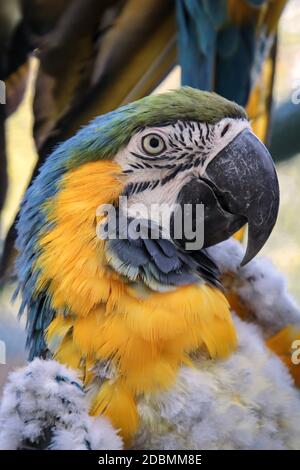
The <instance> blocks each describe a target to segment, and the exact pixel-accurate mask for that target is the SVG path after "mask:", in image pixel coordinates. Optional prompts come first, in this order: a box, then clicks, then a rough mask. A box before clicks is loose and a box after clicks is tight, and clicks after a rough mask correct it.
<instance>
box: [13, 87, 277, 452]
mask: <svg viewBox="0 0 300 470" xmlns="http://www.w3.org/2000/svg"><path fill="white" fill-rule="evenodd" d="M121 196H122V197H125V198H126V201H127V206H128V214H130V218H128V220H127V219H126V220H127V222H126V223H129V222H128V221H129V220H134V221H136V222H137V223H138V224H139V226H140V227H144V229H145V230H144V231H143V230H141V235H140V237H139V238H138V239H135V238H134V237H132V236H131V235H130V233H128V234H127V236H122V233H123V232H122V230H123V228H124V225H121V224H119V225H118V227H119V228H118V230H117V231H116V236H115V237H114V238H107V239H102V238H101V237H99V235H98V227H99V226H100V227H102V228H103V227H106V226H107V224H108V221H109V218H108V216H103V214H99V213H98V211H97V209H98V207H99V206H101V205H103V204H104V205H107V204H110V205H111V206H112V207H114V209H115V213H116V217H117V218H118V220H120V219H121V217H122V215H123V214H122V210H123V209H122V206H121V205H120V202H119V201H120V199H119V198H120V197H121ZM164 203H166V204H167V208H168V211H169V212H168V217H167V220H168V221H169V222H170V221H172V220H174V218H175V216H176V210H178V207H184V206H185V205H186V204H188V205H190V206H189V207H191V208H192V219H193V223H194V224H195V223H196V225H197V224H198V223H199V220H198V219H197V218H196V216H195V213H194V208H195V207H196V206H197V204H200V203H202V204H204V240H203V244H202V247H201V249H198V250H196V251H195V250H191V249H189V248H187V246H188V245H187V239H186V238H187V237H185V235H182V236H181V237H177V238H176V237H175V234H174V232H173V231H172V230H169V232H168V229H167V228H166V227H165V225H164V224H165V222H161V219H160V218H159V217H158V216H156V215H155V214H154V215H153V219H149V218H148V219H147V218H146V216H145V215H144V213H143V214H140V213H139V212H138V211H137V210H136V206H137V205H140V204H143V205H144V206H146V207H147V208H149V209H151V207H152V206H153V204H158V205H161V204H164ZM278 204H279V189H278V182H277V177H276V171H275V168H274V165H273V162H272V159H271V157H270V154H269V153H268V151H267V149H266V148H265V146H264V145H263V144H262V143H261V142H260V141H259V139H258V138H257V137H256V136H255V135H254V133H253V132H252V130H251V128H250V123H249V120H248V119H247V115H246V113H245V111H244V109H243V108H241V107H240V106H238V105H237V104H235V103H233V102H231V101H228V100H226V99H225V98H223V97H220V96H219V95H217V94H214V93H209V92H204V91H199V90H195V89H192V88H189V87H183V88H181V89H179V90H177V91H173V92H168V93H164V94H160V95H152V96H148V97H145V98H143V99H141V100H139V101H136V102H133V103H130V104H127V105H124V106H123V107H121V108H119V109H117V110H115V111H112V112H110V113H108V114H105V115H102V116H99V117H97V118H96V119H95V120H93V121H92V122H91V123H90V124H89V125H87V126H86V127H84V128H83V129H82V130H80V131H79V132H78V133H77V134H76V135H75V136H73V137H72V138H70V139H69V140H66V141H65V142H64V143H62V144H61V145H59V146H58V147H57V148H56V149H55V150H54V152H53V153H52V154H51V155H50V156H49V157H48V159H47V160H46V162H45V163H44V164H43V166H42V167H41V170H40V173H39V174H38V175H37V177H36V178H35V180H34V181H33V183H32V185H31V186H30V187H29V189H28V190H27V193H26V195H25V198H24V200H23V203H22V206H21V211H20V217H19V221H18V240H17V247H18V250H19V257H18V260H17V271H18V279H19V289H18V290H19V292H20V294H21V297H22V305H21V312H22V311H23V310H24V309H26V310H27V329H28V346H29V348H30V358H31V359H33V358H34V357H36V356H40V357H43V358H54V359H55V360H57V361H59V362H60V363H62V364H64V365H67V366H70V367H72V368H74V369H76V370H79V371H80V374H81V378H82V380H83V383H84V386H85V387H86V389H87V390H89V394H90V396H91V397H92V399H91V408H90V413H91V414H92V415H104V416H107V417H108V418H109V419H110V421H111V423H112V424H113V426H114V428H115V429H120V430H121V434H122V437H123V439H124V441H125V442H126V443H127V445H130V442H131V440H132V438H133V437H134V435H135V433H136V431H137V429H138V427H139V412H138V408H137V401H138V398H139V397H140V396H146V395H150V396H151V395H152V394H155V393H157V392H159V391H164V390H169V389H170V387H171V386H172V384H173V383H174V381H175V380H176V377H177V375H178V373H179V369H180V367H181V366H182V365H185V366H187V367H190V368H193V361H194V358H195V357H196V356H197V354H202V353H203V352H204V353H205V354H208V355H209V356H210V357H211V358H215V359H216V358H224V357H226V356H228V355H230V354H231V353H232V352H233V351H234V350H235V348H236V346H237V335H236V331H235V326H234V323H233V321H232V318H231V312H230V308H229V305H228V302H227V300H226V297H225V296H224V294H223V292H222V285H221V282H220V278H219V272H218V268H217V265H216V263H215V262H214V261H213V260H212V258H211V256H210V255H209V253H208V251H207V248H208V247H210V246H212V245H215V244H217V243H219V242H221V241H223V240H226V239H227V238H229V237H230V236H231V235H232V234H233V233H234V232H235V231H236V230H237V229H239V228H240V227H241V226H242V225H244V224H245V222H248V224H249V236H248V245H247V250H246V253H245V256H244V258H243V264H246V263H247V262H248V261H249V260H251V259H252V258H253V257H254V256H255V255H256V254H257V252H258V251H259V250H260V249H261V247H262V246H263V245H264V243H265V242H266V240H267V238H268V237H269V235H270V233H271V231H272V228H273V226H274V224H275V221H276V217H277V211H278ZM174 207H176V208H177V209H176V210H175V209H174ZM150 222H154V224H155V225H156V226H158V228H159V230H158V234H159V235H158V237H155V238H151V237H148V236H147V234H149V232H148V227H149V223H150ZM184 223H185V222H184V221H183V225H184ZM165 231H167V232H168V233H169V236H168V237H165V236H163V235H162V234H163V233H165Z"/></svg>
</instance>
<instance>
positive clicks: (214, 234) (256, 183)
mask: <svg viewBox="0 0 300 470" xmlns="http://www.w3.org/2000/svg"><path fill="white" fill-rule="evenodd" d="M178 200H179V203H180V204H181V205H183V204H191V205H192V206H194V205H195V204H203V205H204V245H203V248H205V247H209V246H212V245H215V244H217V243H220V242H222V241H224V240H226V239H227V238H229V237H230V236H231V235H232V234H233V233H235V232H236V231H237V230H238V229H239V228H241V227H242V226H243V225H245V224H246V223H247V222H248V245H247V250H246V253H245V256H244V258H243V260H242V263H241V265H245V264H246V263H248V262H249V261H250V260H251V259H252V258H254V256H256V254H257V253H258V252H259V251H260V249H261V248H262V247H263V245H264V244H265V243H266V241H267V239H268V238H269V236H270V233H271V232H272V230H273V227H274V225H275V222H276V219H277V214H278V208H279V186H278V180H277V175H276V171H275V166H274V163H273V160H272V158H271V156H270V154H269V152H268V150H267V149H266V147H265V146H264V145H263V143H262V142H261V141H260V140H259V139H258V138H257V137H256V136H255V135H254V134H253V133H252V132H251V131H250V130H249V129H246V130H244V131H242V132H241V133H240V134H239V135H238V136H237V137H235V138H234V139H233V141H232V142H230V143H229V144H228V145H227V146H226V147H225V148H224V149H223V150H222V151H221V152H220V153H219V154H218V155H216V156H215V157H214V159H213V160H212V161H211V162H210V163H209V164H208V166H207V168H206V171H205V173H204V175H203V177H201V178H193V179H192V180H191V181H189V182H188V183H187V184H186V185H185V186H184V187H183V188H182V189H181V191H180V193H179V196H178ZM195 223H197V221H195Z"/></svg>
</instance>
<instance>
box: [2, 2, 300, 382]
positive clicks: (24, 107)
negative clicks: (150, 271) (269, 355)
mask: <svg viewBox="0 0 300 470" xmlns="http://www.w3.org/2000/svg"><path fill="white" fill-rule="evenodd" d="M180 1H181V0H179V1H178V2H177V12H176V13H177V23H176V21H175V19H174V18H175V13H174V11H173V10H174V8H175V7H174V5H173V2H172V1H166V2H165V4H166V7H165V8H164V9H163V10H164V11H163V12H162V13H163V14H162V16H161V17H158V16H157V12H154V13H155V14H156V17H157V18H158V19H157V20H156V19H155V15H154V13H153V14H152V16H151V17H149V18H147V17H145V18H144V16H143V15H144V13H141V12H137V13H135V14H134V13H133V12H132V10H130V9H129V10H128V12H126V15H125V18H123V19H122V21H120V22H119V25H121V26H120V27H123V30H122V34H123V35H125V38H126V40H125V42H126V41H127V44H125V45H124V44H123V46H122V47H123V48H125V49H124V50H121V52H119V53H118V54H115V52H114V51H115V50H116V47H117V46H119V47H121V46H120V44H121V43H122V36H121V33H119V32H118V31H115V30H114V29H113V26H114V25H115V24H116V21H115V18H116V15H118V14H120V12H122V8H125V7H124V3H126V2H124V1H121V2H120V1H119V2H115V1H111V2H110V1H105V2H98V3H103V4H105V5H106V7H107V8H106V10H105V15H104V13H103V12H100V13H101V14H103V15H102V16H103V17H101V28H100V32H99V30H98V32H97V34H98V35H96V36H95V34H94V33H93V34H94V36H95V37H96V39H95V37H93V41H96V44H100V46H99V48H98V49H97V51H96V52H97V53H95V51H94V52H93V55H92V54H91V53H90V55H87V57H85V51H86V50H87V49H88V48H89V47H90V45H89V38H88V36H89V35H88V34H87V32H86V31H82V32H80V28H79V29H78V31H79V32H78V34H79V36H80V37H82V38H84V41H83V43H81V42H79V43H78V42H76V41H77V40H74V38H73V36H72V34H74V23H72V21H73V22H74V18H73V20H72V21H71V19H70V17H69V19H68V17H67V19H66V18H65V19H63V21H60V23H59V27H57V28H56V29H57V30H56V31H55V32H56V35H55V34H54V33H53V31H54V29H55V28H54V27H53V24H55V25H56V24H58V22H59V20H57V18H56V17H55V12H54V13H53V16H52V17H51V21H52V23H53V24H52V23H51V21H50V19H49V18H48V19H49V22H50V23H51V24H50V25H48V24H46V25H44V24H43V21H44V19H43V17H42V15H41V13H39V14H38V13H36V14H35V12H33V11H31V13H30V12H29V13H28V12H27V15H29V20H28V23H27V24H26V23H25V33H24V31H23V30H22V29H21V31H18V35H19V36H18V40H19V41H22V39H20V37H21V33H22V34H23V33H24V34H25V37H27V33H28V32H27V30H26V28H28V24H29V25H30V27H31V28H32V31H33V32H32V31H31V34H30V39H31V42H30V47H29V46H28V50H27V51H26V52H24V51H21V52H20V51H18V53H19V54H20V55H22V54H23V55H24V56H26V60H25V59H24V60H22V61H20V63H18V64H17V65H15V66H14V67H13V69H14V70H13V73H12V74H10V77H9V81H7V92H9V93H10V94H11V95H12V96H13V99H12V100H11V101H12V104H10V105H11V107H12V110H11V112H9V113H7V116H5V126H4V128H5V154H6V158H5V161H6V162H7V163H6V164H7V175H8V182H9V184H8V185H7V192H6V197H5V202H4V206H3V209H2V213H1V219H0V222H1V225H0V240H1V241H0V244H1V245H0V246H1V249H2V250H4V248H5V250H6V251H5V253H4V255H5V256H4V258H2V273H1V275H2V278H1V279H2V280H1V284H0V340H2V341H4V342H5V343H6V348H7V357H6V362H7V364H6V365H1V364H0V389H1V385H2V384H3V382H4V380H5V378H6V376H7V373H8V372H9V370H10V369H12V368H14V367H15V366H16V365H17V364H22V363H23V362H24V360H25V358H26V355H25V352H24V345H25V334H24V320H22V321H21V322H20V321H18V320H17V311H18V301H16V302H15V303H14V304H12V303H11V302H10V298H11V295H12V293H13V291H14V288H15V285H14V277H13V274H12V273H11V271H10V267H11V264H12V263H13V261H11V260H13V258H14V250H13V249H12V246H11V245H12V244H13V243H9V241H8V239H9V237H10V238H11V239H12V240H13V238H14V233H13V230H11V232H10V236H9V237H7V236H8V233H9V229H10V227H11V226H12V225H13V223H14V219H15V217H16V214H17V211H18V208H19V204H20V200H21V198H22V195H23V193H24V190H25V189H26V186H27V184H28V183H29V181H30V178H31V175H32V173H33V171H34V168H35V166H36V165H37V162H39V161H42V160H43V158H45V156H46V155H47V154H48V153H49V151H50V150H51V148H52V147H53V146H54V145H55V144H56V143H57V142H59V141H61V140H64V138H66V137H67V136H68V135H71V134H72V133H73V132H74V131H75V130H76V129H77V128H78V127H79V126H80V125H82V124H83V123H84V122H87V121H88V120H89V119H90V118H91V117H92V116H93V115H96V114H100V113H101V112H106V111H107V110H108V109H110V108H114V107H116V106H117V105H118V104H120V103H123V102H127V101H131V100H132V99H135V98H138V97H140V96H142V95H143V94H147V93H150V92H153V93H160V92H162V91H165V90H168V89H173V88H177V87H178V86H180V83H181V82H183V83H188V84H191V85H193V86H198V87H199V88H206V89H208V88H212V89H216V90H217V91H218V92H221V91H222V90H223V89H224V90H225V91H226V87H225V85H224V84H223V83H221V84H219V85H218V83H217V81H216V77H214V83H215V85H214V86H211V84H210V83H209V80H210V79H209V75H210V74H211V75H216V74H217V72H218V69H217V66H216V63H217V61H216V62H215V63H214V66H213V67H214V71H213V73H212V71H211V70H210V67H212V65H211V63H210V62H211V61H210V59H211V54H213V53H215V52H212V51H211V50H210V49H209V47H208V46H209V41H207V44H208V46H207V47H208V49H207V51H208V52H207V56H206V57H204V56H205V53H206V52H205V50H204V49H205V48H204V47H203V48H202V49H201V47H202V43H203V41H204V40H203V37H202V38H200V39H199V38H198V39H197V37H196V36H197V34H196V33H195V31H194V26H195V25H193V24H192V22H191V19H189V20H188V19H187V15H188V14H191V11H189V7H190V6H191V5H192V3H193V4H196V3H197V2H198V4H201V3H202V2H201V0H195V1H194V0H191V1H190V4H188V3H189V0H182V2H181V3H182V4H188V5H187V6H186V11H185V12H184V15H185V16H183V17H182V16H180V15H181V14H182V12H181V11H180V9H181V7H182V4H180V5H179V3H180ZM2 3H3V5H4V4H5V3H7V2H6V0H1V1H0V8H1V6H2ZM8 3H10V4H11V5H12V4H15V8H16V11H17V13H18V9H17V8H18V5H19V3H20V2H17V1H15V0H11V1H10V2H8ZM8 3H7V5H8ZM24 3H25V4H26V3H28V2H24ZM29 3H30V2H29ZM31 3H33V4H36V5H35V6H39V4H40V5H42V4H43V3H44V4H45V5H44V7H45V9H47V8H48V9H50V6H49V5H50V4H51V2H49V1H48V2H43V1H42V2H37V1H36V2H31ZM70 3H72V2H71V1H70V0H69V1H65V2H58V1H54V2H53V3H52V6H53V5H54V6H53V8H54V7H55V6H56V7H57V9H58V10H59V6H58V4H60V6H61V5H62V4H63V6H66V7H67V6H68V5H67V4H70ZM81 3H83V2H81ZM86 3H90V9H91V8H92V7H93V5H94V4H95V2H92V1H90V0H88V1H87V2H86ZM128 3H130V1H129V2H128ZM132 3H134V2H132ZM158 3H159V2H156V1H153V4H157V5H158ZM160 3H161V2H160ZM205 3H207V2H204V4H205ZM219 3H220V1H219ZM223 3H224V2H223ZM225 3H226V1H225ZM228 3H234V2H228ZM240 3H243V2H240ZM244 3H245V4H246V3H247V2H246V1H245V2H244ZM248 3H251V2H248ZM252 3H253V4H254V8H255V10H254V11H255V12H257V10H258V8H260V6H261V4H264V5H262V8H266V5H265V4H267V3H270V4H271V8H272V9H273V10H272V12H273V13H274V12H275V10H276V5H275V4H277V6H278V4H279V3H281V4H282V10H283V11H281V10H280V11H279V12H277V16H278V18H277V17H276V18H277V20H278V21H279V23H278V28H277V23H276V28H274V29H273V30H272V31H271V33H272V34H271V33H270V34H269V36H268V31H267V29H266V28H263V27H261V25H259V24H258V22H257V24H255V27H257V30H259V32H260V34H261V37H260V38H259V40H260V44H259V45H258V46H259V47H256V49H255V51H254V52H255V54H257V50H258V49H259V50H260V51H262V52H261V57H260V60H259V61H258V62H259V66H258V69H259V70H255V67H257V57H256V56H254V55H255V54H254V53H253V57H252V62H251V67H250V66H249V71H248V76H249V77H250V78H249V84H248V85H247V84H246V88H247V87H248V88H249V89H248V91H247V93H246V92H245V90H244V89H243V90H242V91H243V93H244V92H245V93H246V94H247V96H246V97H243V96H242V94H240V97H238V98H239V99H236V101H239V102H241V104H243V105H246V104H247V105H248V110H249V109H250V111H249V114H250V116H251V117H252V118H253V120H254V127H255V126H256V130H258V133H260V135H261V137H262V138H263V139H264V140H265V141H266V143H267V144H268V145H269V146H270V147H271V150H272V153H273V155H274V158H275V160H276V165H277V170H278V175H279V182H280V188H281V206H280V213H279V219H278V222H277V225H276V227H275V230H274V232H273V233H272V236H271V238H270V240H269V241H268V243H267V245H266V246H265V247H264V249H263V253H262V254H263V255H265V256H268V257H269V258H271V260H272V261H273V263H274V264H275V265H276V266H277V267H278V268H279V269H280V271H282V272H283V273H285V275H286V278H287V283H288V287H289V290H290V292H291V293H292V294H293V295H294V297H295V298H296V300H297V301H298V302H299V303H300V283H299V277H300V1H299V0H290V1H288V2H280V1H276V2H272V1H271V2H262V1H260V2H259V1H256V2H255V1H253V2H252ZM73 4H74V5H75V4H80V2H78V1H77V0H75V1H74V2H73ZM110 4H111V5H110ZM115 4H118V5H117V10H116V9H115ZM139 4H140V8H141V4H143V5H144V7H145V8H146V7H148V6H149V1H148V0H145V2H144V1H141V2H140V3H139ZM211 4H214V8H216V6H217V4H218V0H217V1H215V0H213V1H211ZM236 4H237V3H236ZM284 4H286V5H284ZM133 6H134V5H133ZM283 6H284V9H283ZM110 7H111V8H110ZM41 8H42V6H41ZM168 8H169V10H168ZM236 8H237V7H236ZM54 9H55V8H54ZM49 11H50V10H49ZM205 11H206V12H208V10H205ZM48 13H49V12H48ZM48 13H47V11H46V10H45V15H46V16H47V14H48ZM56 13H57V12H56ZM75 13H76V18H78V17H79V16H77V15H79V13H80V11H78V10H76V11H75ZM98 13H99V12H98ZM100 13H99V14H100ZM200 13H201V11H200V10H199V15H200ZM208 13H209V12H208ZM5 14H7V12H6V13H5V12H4V20H3V21H9V19H6V20H5ZM30 14H31V16H30ZM73 14H74V12H73ZM39 15H40V16H41V18H40V17H39ZM49 15H50V13H49ZM57 15H58V13H57ZM130 15H131V16H130ZM153 15H154V16H153ZM280 15H281V16H280ZM2 16H3V15H2ZM50 16H51V15H50ZM69 16H70V15H69ZM136 16H137V18H136ZM269 16H270V12H269ZM271 16H272V15H271ZM275 16H276V15H275ZM279 16H280V20H279ZM266 17H267V16H266ZM125 20H126V21H127V22H126V21H125ZM137 20H138V21H141V27H140V29H138V30H137V31H136V30H135V31H133V32H132V31H131V29H130V28H131V26H130V25H132V23H136V21H137ZM217 20H218V21H219V19H218V18H217ZM277 20H276V21H277ZM0 21H1V17H0ZM19 21H20V20H19ZM67 21H69V22H70V24H71V25H73V28H72V30H73V33H72V34H70V33H68V34H69V36H68V34H67V33H64V32H62V31H63V26H65V23H66V22H67ZM76 21H77V20H76ZM76 21H75V23H76ZM85 21H90V22H91V17H90V16H87V17H86V18H85ZM143 21H146V22H147V24H146V26H145V24H143V23H142V22H143ZM153 21H158V22H159V24H158V25H156V26H155V28H154V29H151V27H150V26H149V27H148V26H147V25H148V24H150V23H151V22H153ZM204 21H207V19H204ZM255 21H256V17H255ZM259 21H261V19H260V20H259ZM273 21H274V18H273ZM44 22H45V21H44ZM46 23H47V22H46ZM183 23H184V24H183ZM124 24H125V26H124ZM128 24H129V26H128ZM219 24H221V23H220V21H219ZM238 24H239V26H238V27H239V28H240V29H239V31H242V29H241V28H242V27H241V26H240V24H241V22H239V23H238ZM176 25H177V26H176ZM214 25H217V21H215V23H214ZM257 25H258V26H257ZM76 26H78V24H76ZM187 26H189V28H190V29H191V31H194V33H195V34H194V36H193V34H191V35H190V37H189V41H195V42H197V41H199V44H200V45H199V44H198V47H200V49H201V51H202V53H203V54H204V55H203V54H202V56H201V57H200V56H199V51H196V52H195V51H194V52H193V54H194V55H193V56H192V57H191V56H189V53H188V52H186V54H185V52H184V40H187V39H186V38H185V39H184V38H183V39H182V35H184V34H185V32H184V28H187ZM202 26H203V25H202ZM90 27H91V28H92V26H90ZM217 27H218V25H217V26H216V29H217ZM259 27H261V29H259ZM222 28H223V26H222V27H220V31H221V33H222V31H223V29H222ZM75 30H76V28H75ZM202 30H203V29H201V31H202ZM178 31H179V33H180V34H181V39H180V40H179V42H178V44H179V54H178V57H179V59H178V60H177V52H176V34H177V33H178ZM247 31H248V30H247ZM229 33H230V34H231V30H230V31H229ZM229 33H228V36H229V39H228V40H227V41H228V44H231V43H232V41H233V39H230V37H231V38H232V37H234V34H233V36H230V34H229ZM64 34H65V36H64ZM118 34H119V36H118ZM138 34H140V35H141V36H142V40H141V44H142V45H141V46H140V48H142V50H141V51H140V50H139V51H138V53H137V57H135V58H133V59H132V60H131V61H129V62H128V63H127V65H126V64H125V63H123V62H122V61H121V59H120V54H125V56H126V51H127V49H126V47H127V48H128V50H129V49H130V48H132V47H133V45H132V41H133V42H134V43H136V41H137V38H139V36H138ZM201 34H202V33H201ZM206 34H208V36H209V34H210V31H207V33H206ZM218 34H219V33H218ZM243 34H244V33H243ZM131 35H132V39H128V38H131ZM107 36H108V37H107ZM32 37H33V39H32ZM99 38H100V40H99ZM143 38H144V42H143ZM174 38H175V40H174ZM225 39H226V38H225ZM225 39H224V38H223V39H222V38H221V41H222V43H223V44H224V43H226V41H225ZM0 40H1V33H0ZM26 40H27V39H26ZM73 40H74V44H73ZM24 41H25V39H24ZM59 41H68V44H67V45H66V44H65V43H63V45H61V43H60V42H59ZM97 41H98V42H97ZM114 41H115V42H114ZM120 41H121V42H120ZM151 41H152V42H151ZM201 41H202V43H201ZM268 41H269V43H268ZM123 42H124V41H123ZM204 42H205V41H204ZM25 43H26V41H25V42H24V43H22V44H21V45H22V47H23V48H25V45H26V44H25ZM271 43H272V44H271ZM49 44H50V46H49ZM78 44H79V45H78ZM93 44H94V43H93ZM101 44H102V45H101ZM103 44H104V45H103ZM266 44H267V45H266ZM104 46H105V47H104ZM162 46H163V47H162ZM47 47H48V49H47ZM222 47H223V46H222ZM64 48H66V50H67V52H66V51H64V54H65V56H64V55H62V57H59V55H60V53H61V51H63V49H64ZM76 48H77V50H75V49H76ZM133 48H134V47H133ZM143 48H144V49H143ZM264 48H265V49H264ZM21 49H22V48H21ZM70 49H71V52H70ZM121 49H122V48H121ZM74 50H75V52H76V54H78V55H80V54H81V53H82V51H83V56H82V57H81V62H80V64H79V65H78V64H77V68H79V69H80V73H79V72H78V70H77V69H76V66H75V65H74V61H73V56H72V53H75V52H74ZM149 51H150V52H149ZM152 51H154V53H153V54H154V55H153V54H152ZM174 51H175V52H174ZM203 51H204V52H203ZM2 52H3V51H2ZM3 54H4V53H3ZM151 54H152V55H151ZM197 54H198V55H197ZM244 54H245V53H244ZM81 55H82V54H81ZM220 56H221V57H222V59H223V57H226V54H223V56H222V55H221V53H220V54H219V56H218V57H220ZM91 57H92V61H93V69H91V68H89V67H90V65H89V66H87V65H86V64H89V63H90V61H91ZM199 57H200V59H199ZM203 57H204V58H205V60H204V59H203ZM275 58H276V59H275ZM117 59H119V62H118V60H117ZM58 60H61V61H62V63H60V64H58V63H57V61H58ZM187 61H189V62H188V63H187ZM193 61H194V62H193ZM268 61H269V62H270V63H268ZM6 62H7V61H6ZM238 64H240V67H241V68H242V67H244V68H247V64H246V65H245V64H243V63H242V62H240V63H238ZM2 65H3V64H1V65H0V70H1V66H2ZM221 65H222V64H221ZM221 65H220V64H219V63H218V67H219V68H220V71H219V72H218V76H219V75H221V76H222V73H223V72H224V70H225V71H226V67H227V65H226V64H225V65H224V64H223V67H224V68H223V70H222V69H221ZM233 66H234V67H237V65H236V62H232V63H231V67H233ZM84 67H85V68H84ZM126 67H127V68H126ZM201 67H202V69H203V70H204V69H205V71H206V73H204V74H203V76H204V78H203V79H202V78H201V79H200V80H199V81H197V80H196V82H195V83H193V80H194V76H197V74H198V75H201V74H199V73H198V72H199V70H202V69H201ZM120 68H121V73H120ZM130 68H131V69H130ZM250 68H251V70H250ZM123 69H124V70H125V71H124V70H123ZM128 69H130V70H129V71H128ZM91 70H92V72H91ZM107 70H108V71H107ZM53 71H54V72H53ZM191 71H192V74H191ZM207 71H210V72H209V73H207ZM3 73H4V77H5V72H3ZM224 73H225V72H224ZM230 73H232V69H231V72H230ZM230 73H229V81H230V80H232V78H231V77H230ZM76 74H78V76H79V77H80V78H79V79H78V80H77V82H76V83H73V82H72V77H73V78H74V80H75V78H76V77H77V75H76ZM126 74H127V75H126ZM139 74H140V75H139ZM118 75H119V80H117V78H116V77H118ZM266 75H268V77H269V78H267V81H264V77H265V76H266ZM253 76H255V78H253ZM49 77H50V78H51V79H50V78H49ZM62 77H63V78H64V79H62ZM82 77H83V78H82ZM91 77H92V85H91V87H90V88H91V91H90V90H89V93H88V94H86V93H85V92H83V85H84V83H85V82H84V80H89V83H91ZM201 77H202V75H201ZM77 78H78V77H77ZM238 78H239V79H240V82H241V83H242V81H243V76H241V77H238ZM251 80H252V81H251ZM255 80H256V82H255ZM268 80H269V81H268ZM75 81H76V80H75ZM257 81H258V82H259V85H262V84H264V86H265V89H264V90H263V95H264V97H265V99H262V97H261V96H262V94H260V95H259V98H257V96H256V97H255V96H254V97H252V96H251V93H250V92H251V90H252V91H253V89H254V88H255V86H256V84H257ZM96 82H97V87H95V86H94V85H95V83H96ZM115 84H116V85H115ZM234 86H236V85H234ZM114 87H115V88H114ZM95 90H96V92H95ZM260 91H261V90H260ZM118 93H119V95H120V96H118V97H117V98H115V96H116V95H118ZM232 93H233V92H232V90H230V89H228V95H229V97H231V98H232V96H231V94H232ZM68 94H69V95H72V99H67V96H68ZM222 94H224V95H226V93H222ZM82 96H84V104H85V103H91V102H92V104H91V105H90V107H85V108H84V109H83V111H81V109H80V107H81V106H82V101H80V99H81V97H82ZM111 96H114V99H111V101H110V97H111ZM249 96H250V98H249ZM78 97H79V98H80V99H79V98H78ZM233 98H234V96H233ZM116 100H117V101H116ZM243 100H244V102H243ZM251 100H252V101H251ZM96 101H97V102H99V103H101V104H100V105H99V107H98V108H97V107H95V106H94V103H95V102H96ZM258 101H259V103H258ZM261 101H263V103H262V102H261ZM249 102H250V104H249ZM251 105H252V109H251V108H249V106H251ZM1 106H3V105H0V107H1ZM81 112H82V113H83V118H82V119H81V120H80V119H79V118H78V115H79V113H81ZM270 116H271V117H270ZM270 122H271V125H270ZM70 123H71V124H70ZM270 129H271V132H270ZM298 129H299V130H298ZM33 130H34V132H33ZM298 133H299V136H298ZM1 145H2V146H3V145H4V141H3V142H2V141H1ZM2 150H3V149H2ZM0 162H1V163H0V164H1V165H2V166H3V167H4V164H5V163H4V159H2V160H0ZM1 184H2V189H3V188H4V183H3V182H1ZM0 190H1V188H0ZM0 192H1V191H0ZM5 240H6V241H5ZM7 253H8V255H7V256H6V254H7Z"/></svg>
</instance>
